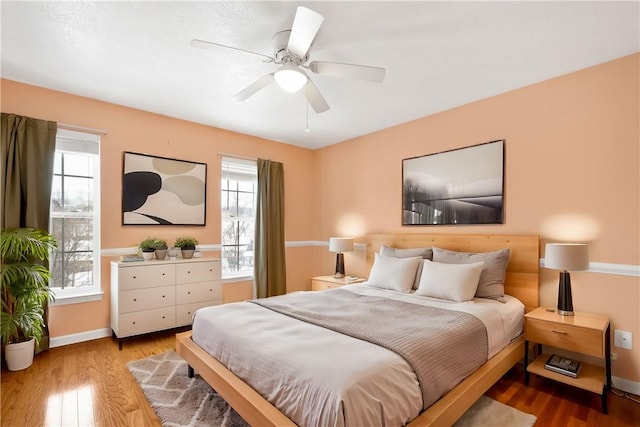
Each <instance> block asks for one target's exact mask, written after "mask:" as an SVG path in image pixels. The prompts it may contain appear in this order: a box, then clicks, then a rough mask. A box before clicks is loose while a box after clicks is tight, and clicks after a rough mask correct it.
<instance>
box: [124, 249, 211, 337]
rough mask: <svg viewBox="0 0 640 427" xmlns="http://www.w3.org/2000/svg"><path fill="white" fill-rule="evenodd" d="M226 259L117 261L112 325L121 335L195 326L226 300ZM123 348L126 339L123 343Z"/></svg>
mask: <svg viewBox="0 0 640 427" xmlns="http://www.w3.org/2000/svg"><path fill="white" fill-rule="evenodd" d="M220 277H221V276H220V260H218V259H213V258H192V259H177V260H165V261H157V260H155V261H141V262H121V261H118V262H115V261H113V262H111V329H112V330H113V333H114V334H115V336H116V337H118V339H121V338H124V337H130V336H133V335H139V334H144V333H147V332H154V331H160V330H163V329H171V328H175V327H178V326H185V325H189V324H191V317H192V315H193V313H194V312H195V311H196V310H197V309H199V308H201V307H206V306H209V305H217V304H222V281H221V280H220ZM120 347H122V341H120Z"/></svg>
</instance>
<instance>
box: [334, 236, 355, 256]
mask: <svg viewBox="0 0 640 427" xmlns="http://www.w3.org/2000/svg"><path fill="white" fill-rule="evenodd" d="M352 250H353V239H352V238H351V237H331V238H330V239H329V252H338V253H342V252H351V251H352Z"/></svg>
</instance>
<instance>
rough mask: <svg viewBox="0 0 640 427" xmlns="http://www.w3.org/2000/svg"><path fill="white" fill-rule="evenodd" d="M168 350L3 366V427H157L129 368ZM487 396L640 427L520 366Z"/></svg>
mask: <svg viewBox="0 0 640 427" xmlns="http://www.w3.org/2000/svg"><path fill="white" fill-rule="evenodd" d="M173 348H174V334H173V333H171V332H164V333H157V334H152V335H147V336H145V337H142V338H136V339H135V340H129V341H125V342H124V345H123V350H122V351H118V344H117V342H116V341H114V340H112V339H110V338H103V339H99V340H95V341H90V342H86V343H80V344H74V345H69V346H65V347H59V348H54V349H51V350H49V351H47V352H45V353H43V354H40V355H38V356H36V359H35V361H34V364H33V365H32V366H31V367H30V368H28V369H26V370H24V371H19V372H9V371H7V370H6V368H5V367H3V370H2V411H1V418H0V425H2V426H7V427H19V426H29V427H35V426H105V427H115V426H135V427H141V426H160V422H159V421H158V419H157V418H156V417H155V415H154V413H153V411H152V410H151V408H150V406H149V404H148V403H147V401H146V400H145V397H144V395H143V394H142V392H141V391H140V389H139V388H138V386H137V385H136V383H135V381H134V380H133V377H132V376H131V375H130V374H129V372H128V370H127V366H126V364H127V362H129V361H131V360H137V359H141V358H144V357H147V356H149V355H152V354H157V353H162V352H164V351H167V350H170V349H173ZM487 394H488V395H489V396H490V397H492V398H494V399H496V400H498V401H500V402H502V403H505V404H507V405H509V406H513V407H515V408H518V409H520V410H521V411H524V412H528V413H531V414H534V415H536V416H537V417H538V421H537V423H536V426H608V427H609V426H611V427H615V426H640V405H639V404H637V403H634V402H632V401H630V400H628V399H625V398H622V397H619V396H615V395H613V394H610V396H609V415H604V414H602V413H601V412H600V398H599V396H596V395H595V394H592V393H589V392H583V391H580V390H576V389H574V388H572V387H567V386H564V385H561V384H557V383H554V382H552V381H549V380H543V379H539V378H536V377H535V376H532V377H531V385H530V387H525V386H524V381H523V372H522V366H516V367H515V368H513V369H512V370H511V371H510V372H509V373H507V374H506V375H505V376H504V377H503V378H502V379H501V380H500V381H499V382H498V383H496V385H495V386H494V387H493V388H491V390H489V392H488V393H487Z"/></svg>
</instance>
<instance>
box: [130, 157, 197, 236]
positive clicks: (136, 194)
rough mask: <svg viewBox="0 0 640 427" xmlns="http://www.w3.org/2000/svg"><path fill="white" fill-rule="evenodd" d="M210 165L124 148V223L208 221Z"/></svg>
mask: <svg viewBox="0 0 640 427" xmlns="http://www.w3.org/2000/svg"><path fill="white" fill-rule="evenodd" d="M206 195H207V165H206V164H205V163H197V162H190V161H186V160H177V159H169V158H165V157H156V156H150V155H147V154H140V153H132V152H128V151H125V152H124V159H123V173H122V224H123V225H205V218H206Z"/></svg>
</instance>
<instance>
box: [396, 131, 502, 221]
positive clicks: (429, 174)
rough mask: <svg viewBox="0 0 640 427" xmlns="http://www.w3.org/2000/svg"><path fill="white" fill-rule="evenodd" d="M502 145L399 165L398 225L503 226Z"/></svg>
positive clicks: (418, 158) (459, 151)
mask: <svg viewBox="0 0 640 427" xmlns="http://www.w3.org/2000/svg"><path fill="white" fill-rule="evenodd" d="M503 194H504V140H499V141H492V142H487V143H485V144H479V145H474V146H471V147H465V148H459V149H455V150H450V151H444V152H441V153H435V154H428V155H424V156H420V157H412V158H409V159H404V160H402V225H454V224H502V223H503V222H504V198H503Z"/></svg>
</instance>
